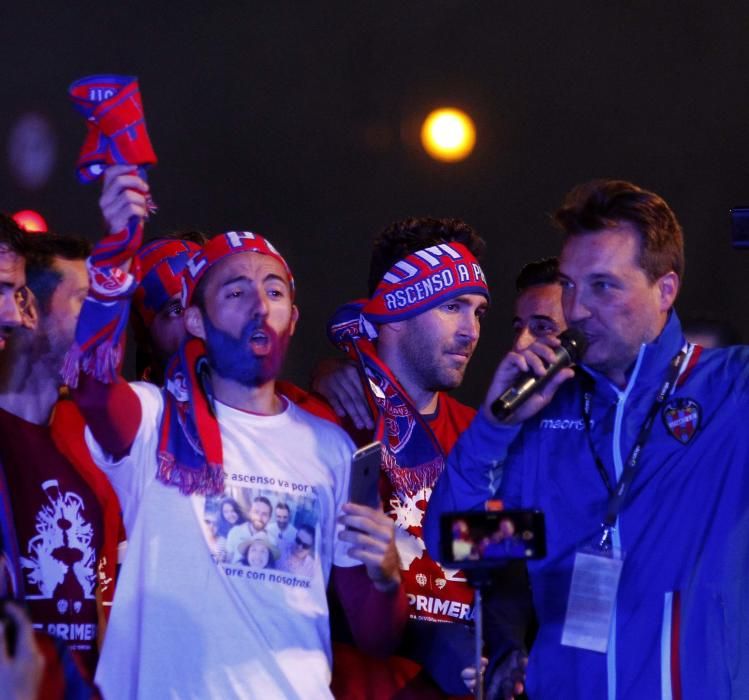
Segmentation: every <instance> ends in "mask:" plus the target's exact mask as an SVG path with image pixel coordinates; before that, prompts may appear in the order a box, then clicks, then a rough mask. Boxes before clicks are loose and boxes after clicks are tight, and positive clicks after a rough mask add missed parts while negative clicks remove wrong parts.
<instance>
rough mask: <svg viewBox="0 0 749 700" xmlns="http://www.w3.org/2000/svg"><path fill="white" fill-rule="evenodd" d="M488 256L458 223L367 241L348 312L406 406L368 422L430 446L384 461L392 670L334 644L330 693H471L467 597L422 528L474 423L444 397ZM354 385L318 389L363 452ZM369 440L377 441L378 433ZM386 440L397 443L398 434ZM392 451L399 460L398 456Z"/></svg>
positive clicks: (461, 355) (456, 371) (463, 356)
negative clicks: (394, 576)
mask: <svg viewBox="0 0 749 700" xmlns="http://www.w3.org/2000/svg"><path fill="white" fill-rule="evenodd" d="M483 250H484V242H483V240H481V238H480V237H479V236H478V235H477V233H476V232H475V231H474V230H473V229H472V228H471V227H470V226H469V225H468V224H466V223H465V222H463V221H459V220H457V219H431V218H412V219H405V220H402V221H398V222H395V223H393V224H391V225H390V226H389V227H387V228H386V229H385V230H383V231H382V232H381V233H380V234H379V235H378V236H377V237H376V239H375V241H374V247H373V251H372V258H371V262H370V272H369V295H370V297H369V299H368V300H366V302H365V303H364V304H363V305H362V308H361V309H359V308H358V307H356V308H354V311H355V315H356V314H358V313H359V312H360V311H361V313H363V315H364V318H366V319H367V322H369V323H371V324H372V328H373V329H374V328H375V327H376V335H377V337H376V340H373V341H372V345H371V352H372V353H373V354H374V353H376V360H374V362H376V363H377V364H378V365H379V367H375V368H374V372H375V373H376V375H377V376H378V377H380V378H382V377H385V376H387V375H388V374H389V376H390V377H392V384H393V385H397V386H398V390H397V391H398V392H399V393H400V394H401V395H402V399H403V403H402V405H400V406H399V407H398V408H397V409H396V410H395V411H394V412H393V413H394V415H392V416H390V415H385V414H386V411H383V409H382V407H380V406H375V405H374V404H373V407H374V409H375V410H374V413H375V414H376V415H377V417H378V418H377V420H378V421H384V423H385V425H389V426H393V425H396V424H397V423H398V422H399V418H397V417H395V415H396V414H397V415H398V416H403V415H407V416H408V418H407V420H408V421H411V422H412V423H413V424H415V425H416V431H417V432H421V434H422V435H423V436H425V438H424V439H425V441H426V442H428V443H430V444H431V446H432V447H431V449H428V450H427V451H426V453H423V454H422V455H421V457H419V458H418V459H416V460H414V461H413V462H411V463H408V464H405V463H403V464H401V463H400V462H402V461H403V460H401V457H400V455H399V456H396V457H393V458H392V459H389V460H388V458H386V464H385V467H384V469H383V475H384V478H382V479H381V496H382V501H383V507H384V512H385V513H387V514H388V515H389V516H390V517H391V518H393V519H394V520H395V521H396V544H397V546H398V551H399V554H400V559H401V567H402V571H401V574H402V576H403V577H404V582H405V585H406V590H407V593H408V596H409V603H410V615H409V617H410V619H409V623H408V625H407V629H406V635H405V638H404V640H403V643H402V644H401V646H400V648H399V650H398V655H397V656H393V657H391V658H390V659H388V660H380V659H375V658H366V657H365V656H364V655H363V654H361V653H360V652H358V651H357V650H355V649H352V648H351V647H350V646H347V645H345V644H339V645H337V646H336V650H335V672H334V686H333V687H334V691H335V692H336V694H337V695H339V696H341V697H359V695H360V694H361V693H362V692H364V691H365V689H370V690H371V689H373V688H374V691H373V692H374V693H375V695H376V696H377V697H382V698H391V697H398V698H411V697H413V698H417V697H418V698H423V697H435V698H439V697H444V696H445V695H446V694H464V693H465V692H466V690H467V687H466V682H465V680H464V678H467V677H468V676H470V675H471V668H470V667H472V665H473V661H474V658H475V657H474V641H473V636H472V626H471V615H470V610H471V607H472V604H473V598H474V595H473V589H472V588H471V587H470V586H469V585H468V584H467V583H466V581H465V578H464V576H463V575H462V573H460V572H456V571H446V570H444V569H443V568H442V567H441V566H440V565H439V564H438V563H437V562H436V561H434V560H433V559H432V558H431V557H430V556H429V554H428V553H427V552H426V550H425V548H424V543H423V540H422V537H421V520H422V517H423V514H424V510H425V508H426V503H427V502H428V500H429V496H430V493H431V489H432V485H433V483H434V481H435V480H436V477H437V475H438V474H439V471H440V470H441V468H442V464H443V456H444V454H446V453H447V452H449V450H450V448H451V447H452V445H453V443H454V442H455V440H456V439H457V437H458V435H459V434H460V432H461V431H462V430H463V429H465V428H466V427H467V426H468V424H469V423H470V421H471V419H472V418H473V416H474V414H475V411H474V410H473V409H471V408H469V407H468V406H465V405H463V404H461V403H459V402H458V401H456V400H455V399H453V398H452V397H450V396H449V395H448V394H447V393H446V392H448V391H450V390H452V389H455V388H457V387H458V386H460V384H461V382H462V381H463V376H464V374H465V371H466V367H467V366H468V362H469V361H470V359H471V356H472V355H473V352H474V350H475V348H476V344H477V342H478V339H479V333H480V329H481V319H482V318H483V316H484V314H485V313H486V310H487V307H488V296H489V293H488V288H487V286H486V281H485V279H484V277H483V273H482V272H481V269H480V267H479V265H478V261H477V257H479V256H480V255H481V254H482V253H483ZM344 308H346V307H344ZM354 320H356V319H354ZM361 376H362V375H361V374H360V369H359V368H358V367H357V365H356V364H351V365H346V364H343V365H342V364H341V363H338V362H332V363H329V364H328V365H327V371H323V372H322V374H320V375H319V376H318V377H317V378H316V380H315V382H314V383H313V388H314V389H316V390H317V391H318V392H319V393H320V394H322V395H323V396H325V398H327V399H328V400H329V402H330V404H331V406H332V407H333V409H334V410H335V411H336V413H337V414H338V416H340V417H342V418H343V417H344V416H345V417H346V418H345V419H344V421H343V425H344V427H346V428H347V429H348V430H349V432H350V433H351V434H352V435H353V436H354V437H355V439H356V440H357V442H359V443H363V442H368V441H369V440H371V439H372V429H375V428H376V426H375V422H374V421H373V419H372V413H371V412H370V408H369V407H368V405H367V402H366V400H362V398H361V397H362V394H363V392H365V391H366V390H367V389H366V387H367V383H366V382H364V383H363V382H362V379H361ZM375 403H376V402H375ZM367 429H368V430H367ZM375 435H376V436H377V437H380V436H379V435H378V434H377V430H376V431H375ZM390 438H392V440H393V441H395V442H398V441H399V440H401V439H402V436H401V437H399V436H397V435H392V436H388V439H390ZM398 449H399V450H400V453H401V455H402V454H404V450H403V449H402V446H400V447H399V448H398ZM342 636H343V635H342ZM344 639H345V637H344Z"/></svg>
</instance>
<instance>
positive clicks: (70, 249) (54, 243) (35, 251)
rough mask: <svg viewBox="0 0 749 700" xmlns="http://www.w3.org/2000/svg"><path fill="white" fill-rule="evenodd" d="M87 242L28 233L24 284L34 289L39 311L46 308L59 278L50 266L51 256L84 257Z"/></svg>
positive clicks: (73, 258)
mask: <svg viewBox="0 0 749 700" xmlns="http://www.w3.org/2000/svg"><path fill="white" fill-rule="evenodd" d="M91 248H92V246H91V242H90V241H88V240H86V239H85V238H81V237H80V236H63V235H59V234H56V233H34V234H31V235H29V236H28V242H27V253H26V284H27V285H28V287H29V289H30V290H31V291H32V292H34V296H35V297H36V299H37V301H38V302H39V306H40V307H41V309H42V310H46V309H47V308H49V303H50V300H51V299H52V295H53V294H54V293H55V289H57V285H59V284H60V282H61V281H62V275H61V274H60V272H58V271H57V270H56V269H55V268H54V263H55V258H62V259H63V260H85V259H86V258H88V256H89V255H91Z"/></svg>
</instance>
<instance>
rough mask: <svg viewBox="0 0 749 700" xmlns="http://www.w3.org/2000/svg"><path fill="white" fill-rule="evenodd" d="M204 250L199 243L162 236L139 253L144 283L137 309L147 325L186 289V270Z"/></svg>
mask: <svg viewBox="0 0 749 700" xmlns="http://www.w3.org/2000/svg"><path fill="white" fill-rule="evenodd" d="M199 250H200V246H199V245H198V244H197V243H192V242H191V241H181V240H172V239H159V240H155V241H151V242H150V243H146V245H144V246H143V247H142V248H141V249H140V250H139V251H138V252H137V254H136V255H135V259H136V260H137V262H138V265H139V267H140V274H141V279H140V284H139V285H138V287H137V289H136V290H135V294H134V296H133V308H134V310H135V311H136V313H137V314H138V316H140V318H141V319H142V321H143V324H144V325H145V327H146V328H150V327H151V324H152V323H153V321H154V319H155V318H156V314H158V313H159V311H161V309H162V308H164V306H165V305H166V303H167V302H168V301H169V300H170V299H171V298H172V297H173V296H174V295H175V294H180V293H181V292H182V271H183V270H184V269H185V265H187V261H188V260H189V259H190V257H192V256H193V255H195V253H197V252H198V251H199Z"/></svg>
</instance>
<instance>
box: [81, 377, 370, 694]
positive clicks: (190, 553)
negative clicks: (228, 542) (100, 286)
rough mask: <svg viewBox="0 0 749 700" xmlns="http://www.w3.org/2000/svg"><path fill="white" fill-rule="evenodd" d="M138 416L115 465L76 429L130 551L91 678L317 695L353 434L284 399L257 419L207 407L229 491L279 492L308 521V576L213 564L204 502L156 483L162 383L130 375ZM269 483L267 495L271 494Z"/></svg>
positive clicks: (124, 690) (326, 661)
mask: <svg viewBox="0 0 749 700" xmlns="http://www.w3.org/2000/svg"><path fill="white" fill-rule="evenodd" d="M131 386H132V387H133V389H134V390H135V392H136V393H137V395H138V397H139V399H140V404H141V409H142V419H141V424H140V427H139V429H138V434H137V436H136V439H135V442H134V444H133V446H132V449H131V451H130V454H129V455H128V456H127V457H126V458H124V459H122V460H120V461H118V462H114V461H112V460H111V458H109V457H108V456H107V455H106V454H104V453H103V452H102V450H101V448H100V447H99V446H98V444H97V443H96V441H95V440H94V439H93V436H92V435H91V434H90V432H89V431H88V430H87V433H86V441H87V443H88V445H89V447H90V449H91V453H92V455H93V457H94V460H95V461H96V462H97V464H98V465H99V466H100V467H101V468H102V469H103V470H104V471H105V472H106V473H107V475H108V476H109V478H110V480H111V482H112V484H113V486H114V488H115V490H116V492H117V495H118V496H119V498H120V502H121V505H122V509H123V516H124V521H125V527H126V529H127V536H128V550H127V556H126V558H125V562H124V564H123V567H122V571H121V573H120V577H119V581H118V587H117V592H116V596H115V600H114V605H113V608H112V615H111V618H110V621H109V626H108V629H107V634H106V640H105V643H104V648H103V650H102V655H101V659H100V661H99V667H98V670H97V674H96V682H97V683H98V685H99V687H100V688H101V690H102V692H103V695H104V697H106V698H107V699H108V700H116V699H117V698H146V697H149V698H151V697H153V698H222V699H223V698H248V699H249V698H263V699H264V700H266V699H272V698H279V699H280V698H284V699H287V698H305V699H307V698H329V697H332V696H331V694H330V691H329V688H328V685H329V683H330V668H331V652H330V627H329V621H328V606H327V601H326V596H325V591H326V587H327V583H328V578H329V575H330V567H331V565H332V564H335V565H336V566H344V567H348V566H354V565H357V564H359V563H360V562H358V561H356V560H353V559H351V558H350V557H348V556H347V554H346V551H347V549H348V545H346V544H345V543H343V542H341V541H340V540H339V538H338V533H339V531H340V529H341V527H342V526H341V525H340V524H339V523H338V516H339V514H340V509H341V505H342V504H343V503H344V502H345V501H346V499H347V495H348V488H349V483H348V482H349V464H350V458H351V453H352V451H353V444H352V443H351V441H350V439H349V438H348V436H346V434H345V433H344V432H343V431H342V430H340V429H339V428H338V427H336V426H334V425H333V424H331V423H329V422H327V421H324V420H322V419H319V418H317V417H315V416H313V415H311V414H309V413H307V412H306V411H304V410H302V409H300V408H298V407H296V406H294V405H293V404H291V403H290V402H288V401H285V404H286V406H285V408H284V410H283V412H282V413H280V414H278V415H274V416H258V415H254V414H249V413H245V412H243V411H239V410H236V409H233V408H230V407H229V406H225V405H223V404H220V403H219V404H217V406H216V409H217V415H218V420H219V424H220V430H221V439H222V446H223V454H224V471H225V474H226V480H225V484H226V489H227V495H230V496H231V497H233V498H235V500H237V499H239V500H243V503H245V504H249V503H250V502H251V500H252V498H254V497H256V496H258V495H262V496H263V497H265V498H268V499H269V500H270V501H271V503H272V504H273V506H275V503H276V502H278V501H284V502H286V503H291V504H292V506H293V510H294V513H295V517H296V522H295V524H296V525H297V526H299V525H300V524H302V523H303V524H304V525H305V526H308V527H312V528H314V531H315V538H314V539H315V543H314V547H313V550H314V551H313V554H314V562H315V566H314V570H313V573H312V575H311V576H310V577H306V576H302V575H293V574H290V573H288V572H284V571H282V570H281V569H279V568H277V566H276V564H277V562H274V561H273V559H272V558H271V557H268V558H267V559H263V560H261V565H262V562H265V561H267V564H266V568H258V566H257V565H255V566H250V565H247V564H238V563H231V564H229V563H226V562H217V561H216V559H215V558H214V557H213V556H212V553H211V547H210V545H209V538H208V536H207V534H206V531H205V529H204V527H205V526H204V524H203V521H204V516H205V513H206V511H207V509H210V508H211V507H212V504H211V503H207V501H206V498H205V497H204V496H198V495H192V496H184V495H182V494H181V493H180V492H179V490H178V489H177V488H176V487H170V486H166V485H164V484H162V483H161V482H160V481H158V480H156V478H155V474H156V451H157V445H158V433H159V427H160V424H161V415H162V412H163V399H162V396H161V393H160V391H159V390H158V389H157V388H156V387H154V386H152V385H150V384H145V383H140V382H136V383H134V384H131ZM275 494H277V497H276V496H275Z"/></svg>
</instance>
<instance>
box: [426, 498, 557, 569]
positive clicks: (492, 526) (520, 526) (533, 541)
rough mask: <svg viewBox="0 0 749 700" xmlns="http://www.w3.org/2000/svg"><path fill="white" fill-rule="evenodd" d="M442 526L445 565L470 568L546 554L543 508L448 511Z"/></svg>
mask: <svg viewBox="0 0 749 700" xmlns="http://www.w3.org/2000/svg"><path fill="white" fill-rule="evenodd" d="M440 526H441V534H442V540H441V549H442V563H443V564H456V565H459V566H460V568H461V569H470V568H480V567H481V566H487V565H488V566H492V565H496V564H498V563H501V562H503V561H506V560H508V559H541V558H542V557H544V556H546V528H545V524H544V514H543V513H542V512H541V511H539V510H500V511H470V512H465V513H446V514H445V515H443V516H442V519H441V522H440Z"/></svg>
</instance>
